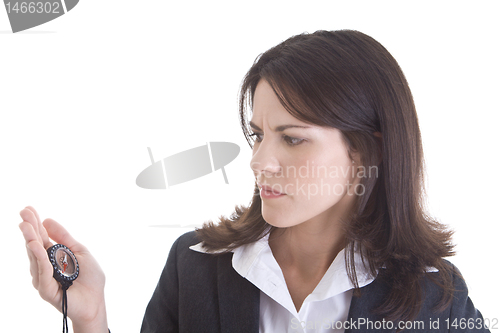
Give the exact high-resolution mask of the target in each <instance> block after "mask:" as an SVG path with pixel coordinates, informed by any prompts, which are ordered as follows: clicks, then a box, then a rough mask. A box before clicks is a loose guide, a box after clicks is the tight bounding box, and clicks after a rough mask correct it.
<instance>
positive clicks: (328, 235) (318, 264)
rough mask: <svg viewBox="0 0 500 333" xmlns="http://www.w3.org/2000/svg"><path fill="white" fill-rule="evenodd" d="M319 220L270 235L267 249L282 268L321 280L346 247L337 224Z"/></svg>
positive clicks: (275, 230) (307, 277) (276, 231)
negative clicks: (269, 249) (268, 248)
mask: <svg viewBox="0 0 500 333" xmlns="http://www.w3.org/2000/svg"><path fill="white" fill-rule="evenodd" d="M320 217H321V216H316V217H315V219H311V220H309V221H306V222H303V223H301V224H299V225H296V226H293V227H289V228H280V229H274V230H273V232H272V233H271V235H269V246H270V248H271V250H272V252H273V255H274V257H275V259H276V261H277V262H278V264H279V265H280V267H281V268H282V269H287V270H290V269H292V270H293V271H295V273H296V274H297V275H300V276H302V277H303V278H304V279H309V278H311V279H313V278H315V277H318V276H320V277H322V276H323V275H324V274H325V272H326V271H327V270H328V267H330V265H331V263H332V262H333V260H334V259H335V257H336V256H337V255H338V253H339V252H340V251H341V250H342V249H343V248H344V247H345V237H344V233H343V232H342V228H341V224H340V221H339V220H337V221H335V220H333V221H332V220H331V219H328V220H326V219H323V220H322V219H321V218H320Z"/></svg>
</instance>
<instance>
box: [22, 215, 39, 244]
mask: <svg viewBox="0 0 500 333" xmlns="http://www.w3.org/2000/svg"><path fill="white" fill-rule="evenodd" d="M19 215H20V216H21V218H22V219H23V222H24V221H26V222H28V223H29V224H31V226H32V227H33V230H34V232H35V235H36V237H37V239H38V241H39V242H40V243H41V244H43V240H42V237H41V235H40V232H39V231H38V229H39V228H38V227H39V226H38V221H37V220H36V216H35V214H34V213H33V212H32V211H31V210H29V209H27V208H24V209H23V210H21V211H20V212H19Z"/></svg>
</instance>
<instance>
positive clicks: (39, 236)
mask: <svg viewBox="0 0 500 333" xmlns="http://www.w3.org/2000/svg"><path fill="white" fill-rule="evenodd" d="M19 214H20V215H21V218H22V219H23V222H21V224H19V228H20V229H21V231H22V232H23V236H24V239H25V240H26V249H27V251H28V257H29V261H30V272H31V277H32V279H33V286H34V287H35V289H36V290H38V293H39V294H40V296H41V297H42V298H43V299H44V300H45V301H47V302H49V303H50V304H52V305H53V306H54V307H56V308H57V309H58V310H59V311H61V304H62V289H61V287H60V285H59V283H58V282H57V281H56V280H55V279H54V278H53V277H52V274H53V268H52V265H51V264H50V261H49V257H48V254H47V249H48V248H49V247H51V246H52V245H54V244H52V242H51V241H50V239H49V237H50V238H51V239H53V240H54V241H55V242H56V243H60V244H64V245H66V246H67V247H68V248H69V249H70V250H71V251H73V253H74V254H75V256H76V258H77V260H78V264H79V266H80V272H79V275H78V278H77V279H76V280H75V281H73V285H72V286H71V287H70V288H69V289H68V290H67V294H68V317H69V318H70V319H71V321H72V323H73V331H74V332H75V333H77V332H78V333H84V332H92V333H96V332H103V333H104V332H108V325H107V319H106V306H105V303H104V282H105V277H104V272H103V271H102V269H101V267H99V264H98V263H97V261H96V260H95V259H94V257H92V255H91V254H90V253H89V251H88V250H87V248H86V247H85V246H83V245H82V244H80V243H78V242H77V241H76V240H75V239H74V238H73V237H71V235H70V234H69V233H68V232H67V231H66V229H64V228H63V227H62V226H61V225H60V224H59V223H57V222H56V221H54V220H52V219H46V220H44V221H43V224H42V222H41V220H40V217H39V216H38V213H37V212H36V210H35V209H34V208H33V207H31V206H27V207H26V208H24V209H23V210H22V211H21V212H20V213H19Z"/></svg>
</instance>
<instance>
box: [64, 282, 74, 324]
mask: <svg viewBox="0 0 500 333" xmlns="http://www.w3.org/2000/svg"><path fill="white" fill-rule="evenodd" d="M72 284H73V283H70V284H66V283H63V284H61V287H62V292H63V294H62V314H63V330H62V331H63V333H69V329H68V294H67V293H66V290H68V288H69V286H71V285H72Z"/></svg>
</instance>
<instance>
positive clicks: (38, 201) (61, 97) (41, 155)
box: [0, 0, 500, 332]
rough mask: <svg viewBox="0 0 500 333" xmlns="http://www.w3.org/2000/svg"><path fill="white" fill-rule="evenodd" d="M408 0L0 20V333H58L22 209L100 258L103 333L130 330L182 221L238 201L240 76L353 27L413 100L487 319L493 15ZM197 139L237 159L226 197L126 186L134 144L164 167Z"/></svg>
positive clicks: (494, 306)
mask: <svg viewBox="0 0 500 333" xmlns="http://www.w3.org/2000/svg"><path fill="white" fill-rule="evenodd" d="M413 3H415V4H417V3H418V5H415V6H414V5H410V4H408V2H403V1H376V2H375V1H366V2H365V1H322V2H321V1H300V2H293V1H275V2H263V1H247V2H243V1H231V2H229V1H227V2H215V1H198V2H196V1H194V2H193V1H191V2H187V1H185V2H181V1H179V2H176V3H173V2H171V1H160V0H152V1H129V0H119V1H118V0H108V1H88V0H82V1H81V2H80V3H79V4H78V5H77V6H76V7H75V8H74V9H73V10H72V11H70V12H69V13H68V14H66V15H64V16H62V17H60V18H58V19H56V20H54V21H52V22H49V23H47V24H44V25H42V26H39V27H35V28H33V29H30V30H28V31H26V32H21V33H17V34H12V33H11V31H10V25H9V21H8V18H7V14H6V12H5V10H4V9H3V7H0V31H1V33H0V50H1V55H0V113H1V118H0V144H1V151H0V152H1V155H0V156H1V157H0V158H1V160H0V161H1V163H0V168H1V169H0V170H1V172H0V191H1V195H0V196H1V205H0V222H1V223H2V240H3V263H2V265H1V268H0V269H1V272H0V279H1V283H0V286H1V293H0V295H1V302H0V304H1V311H0V316H1V317H0V331H2V332H11V331H13V330H14V328H15V327H16V328H18V330H17V331H22V332H54V331H58V330H60V329H61V317H62V315H61V314H60V313H59V312H58V311H57V310H55V309H54V308H52V307H51V306H50V305H48V304H47V303H45V302H44V301H43V300H41V299H40V298H39V296H38V293H37V292H36V290H35V289H34V288H33V287H32V285H31V276H30V274H29V270H28V266H29V265H28V258H27V256H26V253H25V252H26V251H25V247H24V240H23V237H22V234H21V232H20V231H19V229H18V224H19V223H20V222H21V219H20V217H19V215H18V212H19V211H20V210H21V209H22V208H23V207H25V206H27V205H32V206H34V207H35V208H36V209H37V210H38V212H39V213H40V216H41V218H42V219H45V218H47V217H51V218H53V219H55V220H57V221H58V222H60V223H62V224H63V225H64V226H65V227H66V228H67V229H68V230H69V231H70V232H71V233H72V234H73V235H74V237H75V238H76V239H77V240H79V241H80V242H82V243H84V244H85V245H86V246H87V247H88V248H89V249H90V250H91V251H92V252H93V254H94V255H95V256H96V257H97V259H98V261H99V262H100V264H101V266H102V267H103V269H104V271H105V272H106V276H107V285H106V298H107V299H106V300H107V308H108V321H109V326H110V328H111V331H112V332H138V331H139V329H140V325H141V321H142V316H143V314H144V310H145V308H146V305H147V302H148V301H149V298H150V297H151V294H152V292H153V290H154V287H155V285H156V282H157V280H158V278H159V275H160V272H161V270H162V268H163V265H164V263H165V260H166V257H167V255H168V251H169V249H170V246H171V244H172V242H173V241H174V240H175V239H176V238H177V237H178V236H179V235H181V234H182V233H184V232H187V231H190V230H193V227H192V226H190V227H182V226H185V225H200V226H201V224H202V223H203V222H204V221H207V220H210V219H217V217H218V216H220V215H228V214H230V213H231V212H232V211H233V209H234V205H236V204H245V205H246V204H248V202H249V200H250V198H251V195H252V192H253V177H252V173H251V170H250V168H249V162H250V156H251V150H250V148H249V147H248V145H247V143H246V141H245V140H244V137H243V134H242V132H241V129H240V127H239V123H238V115H237V93H238V88H239V85H240V83H241V80H242V78H243V76H244V74H245V73H246V71H247V70H248V69H249V68H250V66H251V64H252V62H253V61H254V59H255V57H256V56H257V55H259V54H260V53H261V52H264V51H265V50H267V49H268V48H270V47H272V46H274V45H276V44H278V43H279V42H281V41H282V40H284V39H286V38H288V37H290V36H292V35H294V34H298V33H302V32H306V31H307V32H314V31H315V30H318V29H325V30H335V29H355V30H359V31H362V32H364V33H366V34H368V35H370V36H372V37H374V38H375V39H376V40H378V41H379V42H380V43H382V44H383V45H384V46H385V47H386V48H387V49H388V50H389V51H390V52H391V53H392V55H393V56H394V57H395V58H396V59H397V60H398V62H399V64H400V66H401V67H402V69H403V71H404V73H405V75H406V77H407V79H408V81H409V83H410V87H411V89H412V92H413V94H414V98H415V102H416V105H417V112H418V115H419V120H420V126H421V131H422V137H423V141H424V151H425V158H426V163H427V167H428V169H427V173H428V193H429V206H430V208H431V213H432V214H433V215H434V216H436V217H438V218H439V220H440V221H441V222H443V223H445V224H448V225H449V226H450V227H451V228H453V229H454V230H455V231H456V234H455V237H454V240H455V243H456V244H457V247H456V249H457V255H456V256H455V257H453V258H451V259H450V260H451V261H452V262H453V263H455V264H456V265H457V266H458V267H459V268H460V270H461V271H462V273H463V275H464V276H465V278H466V281H467V284H468V287H469V294H470V296H471V298H472V300H473V302H474V304H475V305H476V307H477V308H478V309H479V310H480V311H481V312H482V314H483V316H484V317H487V318H498V317H500V311H499V306H498V298H499V296H500V292H499V290H498V288H497V281H498V254H499V250H498V242H499V234H498V233H499V231H500V228H499V227H498V224H499V223H500V218H499V217H498V206H499V199H500V196H499V194H498V189H499V188H500V182H499V179H498V166H499V158H498V143H499V139H498V120H499V117H498V114H499V111H500V110H499V102H498V95H499V90H500V86H499V83H498V82H499V81H498V78H499V76H500V70H499V65H498V59H500V54H499V48H498V38H499V37H498V36H499V32H500V27H499V23H498V15H497V14H498V12H497V10H496V9H495V8H496V7H497V2H496V1H475V2H474V4H473V5H472V4H471V3H472V2H460V1H449V2H447V1H418V2H416V1H414V2H413ZM207 141H229V142H234V143H237V144H238V145H239V146H240V147H241V152H240V155H239V156H238V158H237V159H236V160H235V161H233V162H232V163H231V164H229V165H228V166H227V167H226V172H227V176H228V179H229V185H227V184H225V183H224V179H223V176H222V173H221V172H220V171H218V172H215V173H213V174H210V175H209V176H206V177H203V178H199V179H197V180H193V181H191V182H188V183H184V184H182V185H176V186H174V187H171V188H170V189H168V190H145V189H142V188H139V187H137V186H136V185H135V178H136V176H137V175H138V174H139V173H140V172H141V171H142V170H143V169H144V168H145V167H147V166H148V165H149V164H150V159H149V155H148V151H147V147H151V148H152V151H153V155H154V157H155V159H160V158H164V157H166V156H169V155H172V154H174V153H177V152H181V151H184V150H186V149H189V148H193V147H197V146H200V145H203V144H205V143H206V142H207ZM158 224H163V225H170V226H173V225H178V227H163V228H158V227H150V226H151V225H158ZM82 269H85V268H84V267H83V268H82ZM69 302H70V304H71V299H70V300H69Z"/></svg>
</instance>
